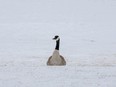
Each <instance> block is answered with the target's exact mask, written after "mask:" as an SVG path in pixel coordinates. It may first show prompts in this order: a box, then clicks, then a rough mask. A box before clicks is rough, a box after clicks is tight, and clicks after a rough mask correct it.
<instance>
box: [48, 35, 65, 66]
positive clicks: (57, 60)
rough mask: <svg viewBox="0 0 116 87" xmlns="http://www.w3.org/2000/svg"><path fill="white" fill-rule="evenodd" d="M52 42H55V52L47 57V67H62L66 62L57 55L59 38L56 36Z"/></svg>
mask: <svg viewBox="0 0 116 87" xmlns="http://www.w3.org/2000/svg"><path fill="white" fill-rule="evenodd" d="M53 40H56V47H55V50H54V52H53V54H52V56H50V57H49V59H48V61H47V65H50V66H54V65H56V66H63V65H66V61H65V59H64V57H63V56H61V55H60V54H59V46H60V38H59V36H58V35H56V36H55V37H54V38H53Z"/></svg>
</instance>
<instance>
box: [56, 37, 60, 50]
mask: <svg viewBox="0 0 116 87" xmlns="http://www.w3.org/2000/svg"><path fill="white" fill-rule="evenodd" d="M59 47H60V39H59V40H58V41H56V47H55V49H56V50H59Z"/></svg>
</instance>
